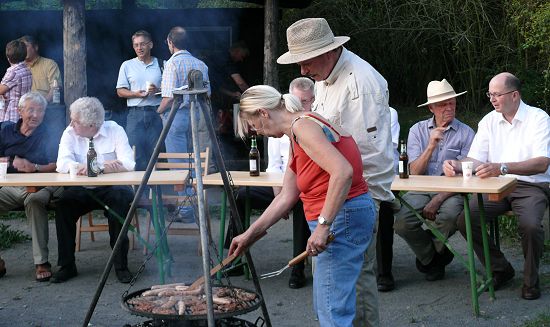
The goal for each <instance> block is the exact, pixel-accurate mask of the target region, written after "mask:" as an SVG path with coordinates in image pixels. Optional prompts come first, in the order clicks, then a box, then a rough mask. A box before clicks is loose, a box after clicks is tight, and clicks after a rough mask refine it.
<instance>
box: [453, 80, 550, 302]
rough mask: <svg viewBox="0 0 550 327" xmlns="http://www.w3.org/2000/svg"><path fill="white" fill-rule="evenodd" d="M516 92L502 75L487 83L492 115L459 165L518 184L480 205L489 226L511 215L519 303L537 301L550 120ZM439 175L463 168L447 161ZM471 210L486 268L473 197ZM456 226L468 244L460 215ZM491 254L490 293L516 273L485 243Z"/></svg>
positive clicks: (483, 122)
mask: <svg viewBox="0 0 550 327" xmlns="http://www.w3.org/2000/svg"><path fill="white" fill-rule="evenodd" d="M520 88H521V82H520V81H519V79H518V78H517V77H516V76H514V75H512V74H510V73H506V72H505V73H500V74H498V75H496V76H495V77H493V78H492V79H491V81H490V82H489V91H488V92H487V97H489V99H490V101H491V104H492V105H493V107H494V108H495V110H494V111H491V112H490V113H488V114H487V115H485V117H483V119H482V120H481V121H480V122H479V125H478V130H477V134H476V135H475V138H474V141H473V142H472V146H471V147H470V152H469V153H468V157H467V158H465V159H463V160H462V161H473V162H474V171H475V174H476V176H477V177H479V178H487V177H498V176H510V177H515V178H517V179H518V182H517V186H516V188H515V190H514V191H513V192H512V193H511V194H509V195H508V196H507V197H505V198H504V199H503V200H501V201H499V202H489V201H484V202H483V203H484V208H485V215H486V217H487V219H488V220H489V221H490V220H491V219H496V218H497V217H498V216H499V215H501V214H503V213H504V212H506V211H509V210H513V211H514V214H515V215H516V216H517V218H518V227H519V234H520V236H521V246H522V248H523V256H524V258H525V262H524V264H523V287H522V290H521V297H522V298H524V299H526V300H535V299H538V298H539V297H540V282H539V274H538V268H539V263H540V258H541V257H542V253H543V247H544V231H543V228H542V218H543V216H544V211H545V210H546V207H547V206H548V197H549V196H550V190H549V189H548V187H549V182H550V169H549V168H548V166H549V164H550V117H549V116H548V114H547V113H546V112H545V111H544V110H542V109H539V108H535V107H531V106H529V105H527V104H525V103H524V102H523V101H522V100H521V90H520ZM443 171H444V172H445V175H446V176H455V175H456V174H457V173H460V172H461V171H462V168H461V167H460V162H458V161H455V160H447V161H445V162H444V164H443ZM484 199H485V200H486V197H484ZM470 210H471V225H472V235H473V239H474V250H475V251H476V254H477V256H478V258H479V260H480V261H481V262H485V259H484V256H483V244H482V240H481V227H480V222H479V205H478V203H477V197H472V199H471V200H470ZM457 225H458V229H459V230H460V233H462V236H464V238H466V226H465V219H464V213H462V214H461V215H460V216H459V217H458V221H457ZM489 254H490V258H491V270H492V271H493V277H494V278H493V281H494V287H495V289H499V288H501V287H502V286H503V285H504V284H506V283H507V282H509V281H511V280H512V279H513V278H514V275H515V271H514V268H513V267H512V265H511V264H510V263H509V262H508V261H507V260H506V258H505V257H504V254H503V253H502V252H501V251H500V249H498V248H497V247H496V245H495V244H494V243H493V242H489Z"/></svg>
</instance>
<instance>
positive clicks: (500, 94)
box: [485, 90, 517, 99]
mask: <svg viewBox="0 0 550 327" xmlns="http://www.w3.org/2000/svg"><path fill="white" fill-rule="evenodd" d="M516 91H517V90H512V91H508V92H506V93H491V92H487V93H485V95H486V96H487V97H488V98H489V99H490V98H493V97H494V98H500V97H501V96H503V95H505V94H510V93H512V92H516Z"/></svg>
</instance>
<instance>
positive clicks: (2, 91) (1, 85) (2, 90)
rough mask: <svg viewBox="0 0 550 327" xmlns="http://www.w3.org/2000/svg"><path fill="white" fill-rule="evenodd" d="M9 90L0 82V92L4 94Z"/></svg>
mask: <svg viewBox="0 0 550 327" xmlns="http://www.w3.org/2000/svg"><path fill="white" fill-rule="evenodd" d="M9 90H10V88H9V87H7V86H6V85H4V84H0V94H6V93H7V92H8V91H9Z"/></svg>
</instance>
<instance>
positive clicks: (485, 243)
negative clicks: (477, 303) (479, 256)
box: [477, 194, 495, 300]
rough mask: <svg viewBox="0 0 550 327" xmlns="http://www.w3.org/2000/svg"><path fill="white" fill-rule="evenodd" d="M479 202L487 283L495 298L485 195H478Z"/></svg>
mask: <svg viewBox="0 0 550 327" xmlns="http://www.w3.org/2000/svg"><path fill="white" fill-rule="evenodd" d="M477 202H478V203H479V222H480V224H481V237H482V241H483V255H484V257H485V274H486V275H487V279H486V283H487V284H488V286H489V298H490V299H491V300H494V299H495V290H494V286H493V271H492V269H491V256H490V254H489V240H488V239H487V227H486V225H485V208H484V206H483V196H482V195H481V194H478V195H477Z"/></svg>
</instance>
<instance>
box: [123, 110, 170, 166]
mask: <svg viewBox="0 0 550 327" xmlns="http://www.w3.org/2000/svg"><path fill="white" fill-rule="evenodd" d="M161 131H162V120H161V119H160V116H159V114H158V113H157V107H156V106H147V107H128V118H127V121H126V134H128V141H129V142H130V146H135V147H136V170H145V168H147V164H148V163H149V159H151V155H152V154H153V150H154V149H155V145H156V144H157V141H158V139H159V136H160V132H161Z"/></svg>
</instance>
